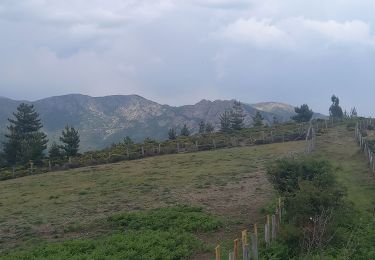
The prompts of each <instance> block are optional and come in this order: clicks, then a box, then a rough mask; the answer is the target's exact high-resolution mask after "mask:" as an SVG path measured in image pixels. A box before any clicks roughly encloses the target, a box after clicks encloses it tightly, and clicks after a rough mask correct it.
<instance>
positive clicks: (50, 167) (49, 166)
mask: <svg viewBox="0 0 375 260" xmlns="http://www.w3.org/2000/svg"><path fill="white" fill-rule="evenodd" d="M48 169H49V171H52V164H51V160H48Z"/></svg>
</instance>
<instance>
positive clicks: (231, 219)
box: [0, 142, 305, 253]
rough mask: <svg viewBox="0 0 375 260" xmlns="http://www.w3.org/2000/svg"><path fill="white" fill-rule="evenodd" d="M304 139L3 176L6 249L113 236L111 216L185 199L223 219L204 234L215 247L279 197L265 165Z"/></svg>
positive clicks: (0, 230)
mask: <svg viewBox="0 0 375 260" xmlns="http://www.w3.org/2000/svg"><path fill="white" fill-rule="evenodd" d="M304 145H305V143H304V142H288V143H285V144H283V143H279V144H270V145H262V146H253V147H242V148H233V149H222V150H215V151H207V152H199V153H188V154H175V155H165V156H158V157H151V158H146V159H142V160H135V161H127V162H123V163H116V164H110V165H102V166H95V167H87V168H80V169H75V170H70V171H65V172H55V173H47V174H43V175H35V176H28V177H24V178H19V179H13V180H8V181H3V182H0V241H1V242H0V248H1V249H0V250H1V251H2V252H3V253H4V252H7V251H9V250H10V249H14V248H30V247H35V246H37V245H40V244H43V243H45V242H46V241H48V242H55V241H65V240H69V239H72V238H86V239H92V238H94V239H95V238H100V237H104V236H108V235H109V234H112V233H113V232H115V231H116V230H118V228H117V229H116V228H114V227H113V226H111V225H108V223H107V221H106V220H107V219H108V217H111V216H113V215H116V214H118V213H121V212H125V213H127V212H133V211H143V210H147V209H155V208H160V207H166V206H173V205H176V204H177V203H180V204H186V205H194V206H200V207H202V208H203V210H204V212H208V213H211V214H213V215H215V216H218V217H220V218H222V219H223V222H224V226H223V227H222V228H221V229H220V230H217V231H215V232H216V234H215V235H207V234H204V232H202V233H200V232H196V233H197V235H198V237H200V238H201V239H203V240H205V241H206V242H207V243H212V245H213V244H214V243H216V242H217V241H218V240H225V239H228V238H233V236H234V235H233V232H237V231H238V230H240V229H241V228H242V227H246V225H248V224H250V223H252V222H254V220H256V219H257V218H259V217H260V215H259V210H260V209H261V208H262V207H264V206H266V205H267V203H269V201H270V200H271V199H272V198H273V196H274V195H275V194H274V192H273V189H272V187H271V186H270V184H269V183H268V181H267V180H266V177H265V174H264V172H265V166H266V165H267V164H268V163H269V162H270V161H273V160H275V159H276V158H279V157H283V156H286V155H288V154H289V153H290V152H302V151H303V150H304ZM106 239H108V237H106ZM12 251H13V250H12Z"/></svg>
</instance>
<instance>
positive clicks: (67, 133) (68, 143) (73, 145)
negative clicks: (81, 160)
mask: <svg viewBox="0 0 375 260" xmlns="http://www.w3.org/2000/svg"><path fill="white" fill-rule="evenodd" d="M60 141H61V142H62V143H63V145H62V146H61V148H62V149H63V150H64V151H65V155H66V156H68V157H71V156H76V155H77V154H78V150H79V143H80V137H79V133H78V130H76V129H74V127H73V126H69V125H67V126H66V127H65V129H64V130H63V131H62V133H61V137H60Z"/></svg>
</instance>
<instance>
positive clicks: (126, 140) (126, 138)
mask: <svg viewBox="0 0 375 260" xmlns="http://www.w3.org/2000/svg"><path fill="white" fill-rule="evenodd" d="M123 143H124V145H125V146H127V147H129V146H130V145H132V144H134V141H133V140H132V139H131V138H130V137H129V136H125V138H124V140H123Z"/></svg>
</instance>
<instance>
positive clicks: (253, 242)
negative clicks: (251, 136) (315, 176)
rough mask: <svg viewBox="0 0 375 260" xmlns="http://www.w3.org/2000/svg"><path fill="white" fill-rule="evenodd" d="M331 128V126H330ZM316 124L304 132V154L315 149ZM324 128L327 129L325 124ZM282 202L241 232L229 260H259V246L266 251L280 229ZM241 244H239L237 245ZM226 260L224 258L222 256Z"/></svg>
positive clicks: (219, 254) (218, 259) (218, 255)
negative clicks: (262, 218)
mask: <svg viewBox="0 0 375 260" xmlns="http://www.w3.org/2000/svg"><path fill="white" fill-rule="evenodd" d="M331 126H333V124H331ZM317 127H318V124H314V123H313V122H312V121H311V122H310V124H309V127H308V129H307V132H306V137H305V138H306V139H305V140H306V148H305V153H306V154H311V153H312V152H313V151H314V150H315V147H316V139H317V138H316V130H315V129H316V128H317ZM325 127H327V128H328V127H329V126H328V124H325ZM283 213H284V210H283V201H282V199H281V198H279V199H278V202H277V205H276V207H275V213H274V214H272V215H266V216H265V218H264V220H265V221H264V224H261V225H259V224H258V223H254V224H252V225H251V231H248V230H243V231H242V232H241V241H240V240H239V239H238V238H237V239H235V240H234V241H233V251H232V250H230V251H229V252H228V259H229V260H238V259H242V260H249V259H254V260H258V259H259V249H260V247H261V246H263V247H265V248H266V249H267V248H268V247H269V246H270V245H271V244H272V243H274V242H275V241H276V238H277V236H278V233H279V231H280V227H281V224H282V219H283V218H282V215H283ZM248 237H250V239H248ZM240 242H241V244H239V243H240ZM222 254H223V252H222V248H221V246H220V245H218V246H216V248H215V259H216V260H221V259H222V256H223V255H222ZM224 258H226V256H224Z"/></svg>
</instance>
